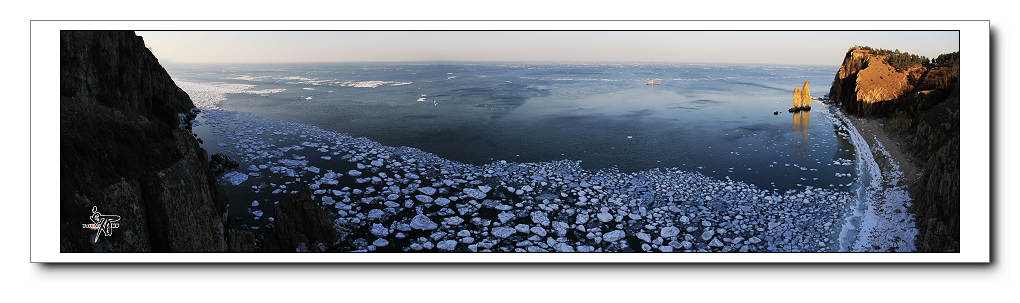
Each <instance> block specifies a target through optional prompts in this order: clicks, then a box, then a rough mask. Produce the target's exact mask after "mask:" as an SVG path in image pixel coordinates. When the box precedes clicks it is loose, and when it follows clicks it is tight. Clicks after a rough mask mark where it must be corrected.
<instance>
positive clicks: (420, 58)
mask: <svg viewBox="0 0 1020 303" xmlns="http://www.w3.org/2000/svg"><path fill="white" fill-rule="evenodd" d="M137 34H138V35H140V36H142V37H143V38H144V40H145V43H146V45H147V46H149V47H150V48H151V49H152V51H153V52H154V53H155V55H156V57H157V58H159V59H160V61H164V62H180V63H277V62H427V61H472V62H474V61H500V62H511V61H519V62H589V63H599V62H685V63H699V62H704V63H762V64H809V65H839V64H840V63H842V61H843V56H844V55H845V54H846V51H847V49H848V48H850V47H851V46H855V45H867V46H871V47H875V48H886V49H899V50H901V51H907V52H910V53H914V54H918V55H922V56H927V57H929V58H934V57H935V56H937V55H938V54H942V53H948V52H953V51H957V50H959V40H960V37H959V33H958V32H956V31H573V32H571V31H155V32H151V31H141V32H138V33H137Z"/></svg>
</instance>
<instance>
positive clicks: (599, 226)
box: [184, 85, 916, 252]
mask: <svg viewBox="0 0 1020 303" xmlns="http://www.w3.org/2000/svg"><path fill="white" fill-rule="evenodd" d="M184 87H185V89H186V90H189V89H190V90H189V91H188V92H189V93H191V94H192V96H193V98H196V96H197V98H203V99H207V100H202V101H200V100H196V102H195V103H196V104H200V106H201V107H204V108H205V109H206V110H205V111H204V113H203V114H202V117H203V118H202V122H201V123H204V124H206V125H207V126H209V127H211V128H213V129H215V130H216V132H217V133H219V134H220V135H223V136H224V137H225V138H227V140H225V141H228V143H224V142H221V144H222V145H223V146H225V147H228V150H230V152H231V153H232V154H234V155H235V156H238V157H239V158H240V160H241V161H242V162H243V165H242V167H247V170H243V169H242V170H240V171H238V172H234V173H232V174H229V175H228V176H235V177H236V176H240V175H243V176H245V178H244V180H240V181H239V182H237V181H238V180H239V179H240V178H233V180H224V182H221V183H223V184H224V186H240V187H251V188H252V190H254V191H256V192H259V191H262V190H264V189H268V190H266V192H268V193H274V194H282V195H288V194H292V193H295V192H297V190H298V189H296V188H295V187H297V186H294V185H300V184H307V185H308V186H310V187H311V190H313V191H314V193H315V199H316V200H317V201H320V203H322V205H323V206H324V207H326V208H327V209H330V210H331V212H335V214H336V215H335V220H336V228H337V229H338V230H341V231H345V232H346V233H347V235H348V238H347V241H346V242H345V243H334V244H335V246H336V248H335V249H333V250H336V251H374V250H390V251H393V250H395V251H432V250H438V251H693V252H696V251H745V252H746V251H779V252H783V251H790V252H800V251H869V250H874V248H873V247H870V246H869V245H872V244H871V243H872V242H882V243H885V244H880V245H873V246H874V247H889V246H895V247H897V248H898V249H901V250H907V251H909V250H912V247H913V246H912V241H913V239H912V238H911V239H909V240H896V241H898V242H895V241H893V242H895V243H892V244H889V243H890V241H887V240H880V239H884V238H883V237H881V235H878V236H876V233H879V232H885V233H894V234H897V235H903V236H907V235H910V230H911V228H913V226H912V224H911V225H910V226H901V225H903V224H900V225H896V224H891V223H889V222H887V221H890V220H892V219H895V218H891V217H889V216H888V215H886V216H885V217H882V216H881V215H879V214H877V213H878V212H881V213H885V211H886V210H888V209H892V208H895V205H896V204H897V201H892V200H897V199H899V200H900V203H899V204H901V205H902V204H903V203H902V202H903V201H902V199H906V203H909V197H908V196H906V192H905V191H903V190H902V188H899V190H898V191H897V189H896V188H893V190H886V188H883V187H882V186H883V184H889V183H890V181H893V180H891V179H889V178H885V179H882V173H881V172H880V169H879V168H878V166H877V164H876V160H875V159H874V157H873V156H872V148H870V147H869V145H868V144H867V142H866V140H863V137H862V135H861V134H860V133H859V132H858V131H857V129H856V128H855V127H853V124H852V123H850V122H849V120H848V118H846V116H845V115H843V114H842V112H840V110H839V109H838V108H833V109H830V110H831V111H832V113H830V115H828V116H829V117H830V119H833V123H834V124H836V125H838V126H839V127H840V128H841V129H843V131H846V132H847V133H848V135H849V137H850V140H851V141H852V142H853V144H854V146H855V150H857V157H858V159H857V160H858V169H859V174H858V175H859V176H860V177H859V180H858V181H857V182H858V183H859V184H863V185H865V186H859V187H858V188H859V191H858V192H857V194H856V195H854V194H850V193H846V192H839V191H830V190H826V189H816V188H810V187H809V188H807V189H806V190H802V191H797V190H789V191H786V192H776V191H774V190H773V191H769V190H762V189H758V188H756V187H755V186H753V185H749V184H746V183H743V182H739V181H732V180H728V179H727V180H718V179H713V178H709V177H706V176H704V175H702V174H700V173H698V172H690V171H683V170H680V169H677V168H670V169H653V170H647V171H641V172H633V173H621V172H618V171H615V170H611V169H603V170H596V171H591V170H586V169H583V168H581V167H580V165H579V163H578V162H574V161H569V160H562V161H551V162H541V163H511V162H505V161H497V162H493V163H490V164H487V165H481V166H477V165H469V164H464V163H459V162H456V161H450V160H447V159H442V158H440V157H438V156H435V155H433V154H430V153H426V152H423V151H421V150H418V149H415V148H410V147H389V146H383V145H382V144H379V143H377V142H374V141H372V140H369V139H366V138H353V137H350V136H348V135H345V134H341V133H336V132H330V131H326V130H323V129H321V128H318V127H315V126H311V125H305V124H300V123H293V122H283V121H276V120H272V119H268V118H263V117H258V116H255V115H253V114H248V113H239V112H229V111H221V110H216V109H215V108H216V107H215V104H216V102H219V101H221V100H222V95H223V94H225V93H247V90H250V89H251V87H250V86H249V87H243V88H239V89H234V90H229V91H224V89H223V88H219V87H217V86H211V85H204V86H203V85H191V86H184ZM210 88H214V90H213V89H210ZM203 89H205V91H203ZM191 90H198V91H197V92H193V91H191ZM210 90H212V91H210ZM273 136H276V137H278V138H276V139H274V137H273ZM282 138H300V139H301V141H302V142H300V143H298V142H290V143H288V144H290V145H286V144H284V145H286V146H282V145H277V143H280V144H283V143H284V139H282ZM876 150H877V149H876ZM309 158H312V159H324V160H328V161H343V162H344V163H347V164H346V165H349V166H352V167H354V168H355V169H351V170H347V171H340V170H338V171H334V170H330V169H327V168H320V167H315V166H312V165H309V164H308V161H307V160H302V159H309ZM888 159H889V161H892V160H893V159H892V158H888ZM337 163H339V162H337ZM890 163H891V164H893V165H895V164H894V163H893V162H890ZM270 175H276V176H277V177H284V178H290V179H292V181H293V182H287V183H288V185H290V184H294V185H290V188H286V187H287V185H284V184H275V183H272V184H264V183H259V178H260V177H261V176H270ZM249 176H250V177H251V179H250V180H249ZM309 180H310V181H309ZM883 180H884V181H883ZM245 181H250V182H245ZM861 182H863V183H861ZM883 182H884V183H883ZM893 183H894V182H893ZM284 188H286V189H284ZM883 198H884V199H885V200H883V201H885V203H882V206H876V204H877V203H876V202H875V201H876V200H878V199H883ZM278 200H279V201H273V202H276V203H281V201H285V200H286V199H283V198H281V199H278ZM235 203H246V202H243V201H235ZM262 205H263V207H265V206H268V205H272V204H270V203H263V204H262ZM851 206H853V207H854V209H852V210H851ZM876 209H880V210H879V211H876ZM249 210H250V211H251V213H253V214H256V212H257V214H258V216H257V217H256V219H264V220H266V221H269V222H268V223H266V225H267V226H271V225H272V222H271V219H272V218H261V216H262V214H263V211H262V210H261V209H260V208H259V207H251V208H250V209H249ZM847 214H851V215H849V216H848V215H847ZM883 220H884V221H883ZM437 222H438V223H437ZM910 223H912V221H910ZM549 229H552V230H554V232H552V231H550V230H549ZM384 230H385V231H384ZM913 232H914V233H916V229H914V231H913ZM607 237H608V238H607ZM876 239H879V240H880V241H877V240H876ZM451 241H452V242H451ZM905 241H909V242H910V243H904V242H905ZM380 244H381V245H380ZM310 245H311V244H310ZM329 246H331V245H327V244H324V245H318V246H315V245H312V246H310V247H329ZM908 249H909V250H908Z"/></svg>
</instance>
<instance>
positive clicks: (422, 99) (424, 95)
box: [418, 94, 428, 102]
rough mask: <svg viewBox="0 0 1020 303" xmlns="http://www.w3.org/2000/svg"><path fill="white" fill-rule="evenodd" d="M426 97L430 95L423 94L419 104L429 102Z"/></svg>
mask: <svg viewBox="0 0 1020 303" xmlns="http://www.w3.org/2000/svg"><path fill="white" fill-rule="evenodd" d="M426 96H428V95H426V94H421V98H418V102H425V101H428V100H427V99H425V97H426Z"/></svg>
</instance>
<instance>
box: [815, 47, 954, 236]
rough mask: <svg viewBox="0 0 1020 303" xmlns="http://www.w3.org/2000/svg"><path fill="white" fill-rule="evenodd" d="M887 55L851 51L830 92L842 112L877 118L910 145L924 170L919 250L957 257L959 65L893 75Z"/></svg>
mask: <svg viewBox="0 0 1020 303" xmlns="http://www.w3.org/2000/svg"><path fill="white" fill-rule="evenodd" d="M886 59H887V56H886V55H879V54H877V53H876V52H874V51H872V50H867V49H863V48H852V49H850V51H848V52H847V54H846V57H845V58H844V60H843V65H842V66H840V69H839V72H838V73H837V74H836V77H835V79H834V80H833V82H832V87H831V89H830V91H829V98H830V99H831V100H832V101H833V102H834V103H836V104H838V105H840V106H841V107H842V108H843V109H844V110H846V111H848V112H850V113H852V114H857V115H861V116H870V117H880V118H883V119H884V120H885V121H884V122H885V123H884V125H885V131H886V132H888V133H890V134H893V135H896V136H897V137H899V138H901V139H902V140H903V142H906V143H907V144H908V145H909V150H910V152H911V154H912V158H913V159H914V160H915V161H917V162H918V167H920V168H922V169H923V175H922V176H921V178H920V180H919V181H918V183H917V184H913V185H912V186H911V194H912V196H914V197H915V201H914V203H913V205H912V210H913V211H914V212H915V214H916V215H917V219H918V220H917V228H918V231H919V234H918V239H917V240H918V241H917V244H918V250H919V251H928V252H957V251H959V241H960V240H959V239H960V225H959V220H960V82H959V77H960V76H959V75H960V73H959V70H960V69H959V64H958V63H954V64H952V65H951V66H922V65H920V64H917V65H913V66H909V67H906V68H903V69H901V70H897V69H895V68H893V67H892V66H891V65H889V63H888V62H886Z"/></svg>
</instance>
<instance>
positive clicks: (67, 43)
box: [60, 31, 226, 252]
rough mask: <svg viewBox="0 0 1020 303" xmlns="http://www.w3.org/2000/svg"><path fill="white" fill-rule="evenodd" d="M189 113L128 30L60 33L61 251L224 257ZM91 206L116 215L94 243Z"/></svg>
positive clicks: (218, 211) (212, 193)
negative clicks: (110, 229) (111, 226)
mask: <svg viewBox="0 0 1020 303" xmlns="http://www.w3.org/2000/svg"><path fill="white" fill-rule="evenodd" d="M194 107H195V106H194V105H193V104H192V102H191V99H190V98H189V97H188V95H187V94H186V93H184V91H182V90H181V89H180V88H178V87H177V85H175V84H174V82H173V80H171V78H170V76H169V75H168V74H167V72H166V71H165V70H164V69H163V67H161V66H160V65H159V62H158V61H157V59H156V57H155V56H153V54H152V53H151V52H150V51H149V50H148V49H147V48H146V47H145V44H144V42H143V41H142V38H141V37H138V36H136V35H135V34H134V33H133V32H130V31H61V33H60V233H61V236H60V239H61V240H60V241H61V243H60V250H61V252H219V251H225V250H226V238H225V236H224V235H225V231H224V223H223V221H224V211H225V208H226V199H225V195H224V194H223V191H222V189H220V188H219V186H217V185H216V181H215V180H216V179H215V177H214V175H213V174H212V172H211V171H210V170H209V162H208V161H207V160H206V158H207V156H206V152H205V151H204V150H203V149H202V148H200V147H199V143H198V141H197V139H196V138H195V137H194V135H193V134H192V132H191V125H190V122H189V121H191V119H192V118H194V116H195V113H196V111H194V110H193V109H194ZM93 206H96V207H97V209H98V211H99V212H101V213H103V214H113V215H119V216H120V217H121V220H120V222H119V223H120V225H119V228H117V229H115V230H113V233H112V235H111V236H109V237H100V238H99V239H98V241H95V242H93V237H94V234H95V232H94V231H91V230H88V229H84V228H83V227H82V224H85V223H91V222H90V220H89V215H90V214H91V211H90V210H91V209H92V207H93Z"/></svg>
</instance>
